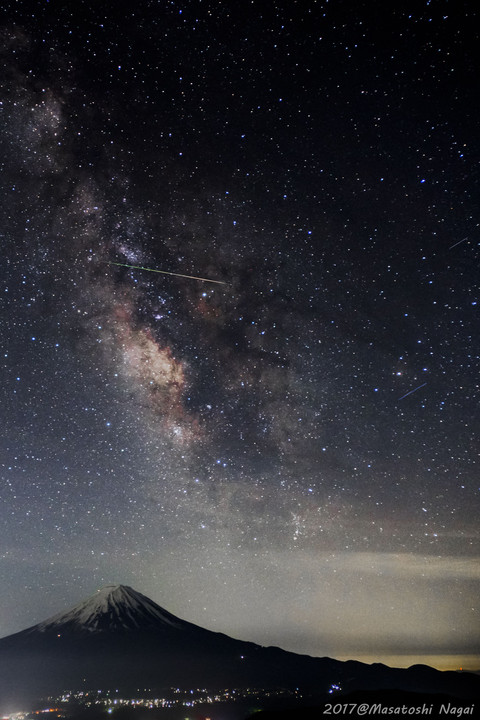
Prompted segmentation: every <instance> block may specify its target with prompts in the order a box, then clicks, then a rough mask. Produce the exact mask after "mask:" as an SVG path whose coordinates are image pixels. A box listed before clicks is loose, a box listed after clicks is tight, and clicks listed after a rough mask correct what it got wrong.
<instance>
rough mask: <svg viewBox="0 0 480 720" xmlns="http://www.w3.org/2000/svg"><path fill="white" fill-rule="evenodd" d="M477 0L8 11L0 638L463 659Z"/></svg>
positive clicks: (55, 5) (470, 530)
mask: <svg viewBox="0 0 480 720" xmlns="http://www.w3.org/2000/svg"><path fill="white" fill-rule="evenodd" d="M478 15H479V13H478V9H476V8H475V7H474V6H473V5H472V4H471V3H468V2H467V3H464V2H462V1H461V0H455V2H453V1H448V0H415V1H413V2H412V1H411V2H404V3H397V4H396V5H392V4H390V3H384V2H375V1H373V0H371V1H366V0H363V1H355V2H353V0H348V1H347V0H335V1H333V0H330V2H329V1H328V0H318V1H315V0H271V2H268V3H267V2H263V1H261V0H242V2H238V1H236V2H234V1H233V0H215V2H214V1H213V0H178V1H177V0H139V2H137V3H131V4H127V5H126V4H124V3H117V2H114V0H105V1H104V0H102V1H100V2H97V1H94V0H85V1H83V0H82V1H81V0H79V1H78V2H75V3H64V2H59V1H56V0H50V2H48V0H45V1H44V0H42V1H40V0H38V1H37V2H35V1H30V2H19V3H15V7H13V4H12V3H8V2H7V3H4V4H2V6H1V10H0V25H1V43H0V48H1V50H0V52H1V60H0V62H1V66H2V72H1V73H0V77H1V91H0V95H1V96H0V100H1V104H0V112H1V123H0V135H1V137H0V162H1V174H0V178H1V183H2V189H1V197H2V203H1V207H0V213H1V223H0V232H1V246H2V249H3V252H2V264H1V271H0V292H1V297H2V301H1V306H0V308H1V319H0V322H1V346H2V348H1V369H2V374H1V378H2V380H1V398H2V399H1V408H2V433H1V438H0V466H1V485H0V583H1V586H2V603H1V607H0V635H2V636H3V635H7V634H9V633H11V632H15V631H17V630H20V629H23V628H25V627H27V626H29V625H33V624H34V623H36V622H39V621H41V620H43V619H45V618H46V617H47V616H49V615H52V614H53V613H55V612H58V611H60V610H64V609H66V608H67V607H69V606H71V605H73V604H75V603H77V602H78V601H79V600H81V599H83V598H84V597H86V596H88V595H90V594H91V593H92V592H94V591H95V590H96V589H97V588H98V587H100V586H102V585H103V584H106V583H111V582H114V583H123V584H127V585H131V586H133V587H134V588H135V589H137V590H138V591H140V592H143V593H144V594H146V595H148V596H149V597H151V598H152V599H153V600H155V601H156V602H158V603H159V604H160V605H162V606H163V607H165V608H166V609H167V610H169V611H170V612H173V613H175V614H177V615H179V616H180V617H182V618H184V619H187V620H189V621H191V622H195V623H197V624H199V625H202V626H203V627H207V628H209V629H211V630H218V631H222V632H226V633H228V634H230V635H232V636H234V637H238V638H242V639H245V640H253V641H255V642H258V643H261V644H275V645H280V646H281V647H284V648H286V649H289V650H294V651H297V652H306V653H309V654H314V655H322V656H323V655H329V656H331V657H338V658H341V659H346V658H359V659H364V660H366V661H368V662H373V661H377V660H380V661H383V662H389V663H390V664H396V665H408V664H411V663H413V662H417V661H419V660H420V661H425V660H426V661H427V662H429V663H430V664H432V665H435V666H436V667H441V668H445V667H457V666H464V667H473V668H474V667H476V668H478V667H480V654H479V653H478V647H479V635H480V623H479V609H478V602H477V601H478V591H479V580H480V563H479V556H480V551H479V544H478V540H479V528H478V514H479V505H480V503H479V469H480V468H479V443H478V437H479V430H480V428H479V420H478V406H479V398H480V394H479V373H478V370H479V358H480V350H479V340H478V312H479V307H480V306H479V305H478V302H479V301H480V292H479V285H480V283H479V280H480V275H479V270H478V259H479V248H480V240H479V232H478V225H479V221H478V190H479V174H478V167H479V164H478V162H479V127H478V117H479V110H480V108H479V104H480V103H479V93H478V67H477V64H476V63H475V62H474V57H476V50H477V44H478V33H477V31H478ZM127 266H135V267H127ZM139 268H148V269H149V270H145V269H139ZM150 270H157V271H162V272H151V271H150ZM164 273H172V274H164ZM185 275H187V276H194V277H183V276H185ZM199 277H200V278H204V280H199V279H194V278H199Z"/></svg>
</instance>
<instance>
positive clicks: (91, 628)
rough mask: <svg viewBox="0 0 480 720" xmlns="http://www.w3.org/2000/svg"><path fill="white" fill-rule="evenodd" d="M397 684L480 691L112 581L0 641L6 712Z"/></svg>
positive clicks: (458, 677) (463, 678)
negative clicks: (200, 620)
mask: <svg viewBox="0 0 480 720" xmlns="http://www.w3.org/2000/svg"><path fill="white" fill-rule="evenodd" d="M332 685H338V686H341V688H342V691H343V692H345V691H354V690H362V691H364V690H382V689H398V690H404V691H414V692H422V693H438V692H443V693H445V694H448V695H451V696H453V697H459V698H465V699H472V698H480V678H479V677H477V676H475V675H470V674H468V673H462V674H459V673H453V672H439V671H437V670H434V669H433V668H430V667H427V666H414V667H413V668H409V669H408V670H401V669H394V668H389V667H386V666H385V665H380V664H377V665H365V664H363V663H359V662H356V661H348V662H340V661H337V660H332V659H329V658H312V657H309V656H306V655H297V654H295V653H290V652H286V651H284V650H281V649H279V648H275V647H267V648H265V647H261V646H259V645H256V644H254V643H250V642H243V641H240V640H234V639H233V638H230V637H228V636H226V635H223V634H221V633H215V632H211V631H209V630H205V629H203V628H201V627H198V626H197V625H193V624H192V623H188V622H186V621H184V620H180V619H179V618H177V617H175V616H174V615H172V614H170V613H168V612H167V611H166V610H164V609H163V608H161V607H160V606H158V605H157V604H156V603H154V602H152V601H151V600H150V599H149V598H147V597H145V596H144V595H141V594H140V593H138V592H136V591H134V590H132V588H129V587H125V586H121V585H117V586H107V587H106V588H103V589H102V590H99V591H98V592H97V593H96V594H95V595H94V596H92V597H91V598H89V599H87V600H85V601H84V602H82V603H79V604H78V605H77V606H75V607H74V608H73V609H72V610H70V611H68V612H65V613H60V614H59V615H56V616H54V617H52V618H50V619H48V620H46V621H44V622H42V623H39V624H38V625H35V626H34V627H31V628H29V629H27V630H24V631H22V632H19V633H16V634H14V635H10V636H8V637H6V638H3V639H2V640H0V711H4V712H5V711H9V710H10V711H11V710H15V709H18V708H24V709H25V708H27V707H28V706H29V705H32V704H33V703H34V702H35V700H36V699H37V698H39V697H45V696H47V695H57V694H59V693H60V692H62V691H64V690H66V689H75V690H80V689H82V688H85V689H102V690H103V691H105V690H112V691H116V690H118V691H119V692H120V693H121V694H122V695H123V696H129V697H135V696H145V693H146V692H147V691H148V693H149V694H150V693H155V692H160V691H161V690H162V689H165V688H169V687H180V688H184V689H186V688H209V689H215V688H246V687H254V688H263V689H267V688H290V689H292V690H293V689H295V688H300V689H301V691H302V692H304V693H309V694H312V693H313V694H315V695H319V694H321V693H328V690H329V689H330V687H331V686H332Z"/></svg>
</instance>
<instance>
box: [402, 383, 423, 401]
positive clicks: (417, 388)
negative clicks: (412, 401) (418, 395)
mask: <svg viewBox="0 0 480 720" xmlns="http://www.w3.org/2000/svg"><path fill="white" fill-rule="evenodd" d="M426 384H427V383H423V385H419V386H418V387H416V388H415V389H414V390H410V391H409V392H407V393H405V395H402V397H401V398H398V401H399V402H400V400H403V398H406V397H407V395H411V394H412V393H414V392H417V390H420V388H422V387H425V385H426Z"/></svg>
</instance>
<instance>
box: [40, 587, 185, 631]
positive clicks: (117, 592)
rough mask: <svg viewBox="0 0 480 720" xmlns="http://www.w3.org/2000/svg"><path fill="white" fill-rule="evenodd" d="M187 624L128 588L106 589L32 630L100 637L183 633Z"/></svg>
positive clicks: (101, 589) (98, 591) (103, 588)
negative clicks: (130, 632) (138, 632)
mask: <svg viewBox="0 0 480 720" xmlns="http://www.w3.org/2000/svg"><path fill="white" fill-rule="evenodd" d="M187 624H188V623H184V622H183V621H182V620H180V619H179V618H176V617H175V616H174V615H171V614H170V613H169V612H167V611H166V610H164V609H163V608H161V607H160V606H159V605H157V604H156V603H155V602H153V600H150V599H149V598H148V597H146V596H145V595H142V594H141V593H139V592H137V591H136V590H133V588H131V587H129V586H128V585H105V586H104V587H102V588H100V589H99V590H97V592H96V593H95V594H94V595H92V596H91V597H89V598H87V599H86V600H83V601H82V602H80V603H78V605H75V607H73V608H72V609H71V610H68V611H67V612H62V613H58V614H57V615H54V616H53V617H50V618H48V619H47V620H44V621H43V622H41V623H39V624H38V625H35V627H34V628H31V630H36V631H39V632H42V633H44V632H48V631H50V630H58V631H59V630H60V629H62V628H63V629H64V630H68V631H74V632H82V631H83V632H85V631H86V632H89V633H95V632H97V633H98V632H105V631H112V630H138V629H148V628H150V627H155V628H157V629H158V628H159V626H168V627H169V628H175V629H179V630H180V629H182V627H183V626H184V625H187Z"/></svg>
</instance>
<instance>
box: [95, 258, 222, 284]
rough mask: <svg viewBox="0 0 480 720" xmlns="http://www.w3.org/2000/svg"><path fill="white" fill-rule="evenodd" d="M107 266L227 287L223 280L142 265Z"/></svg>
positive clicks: (111, 263)
mask: <svg viewBox="0 0 480 720" xmlns="http://www.w3.org/2000/svg"><path fill="white" fill-rule="evenodd" d="M105 262H107V263H108V264H109V265H118V266H119V267H127V268H132V269H133V270H147V271H148V272H154V273H161V274H162V275H173V276H174V277H182V278H188V279H189V280H201V281H202V282H209V283H216V284H217V285H227V284H228V283H226V282H224V281H223V280H211V279H210V278H204V277H196V276H195V275H182V273H174V272H168V270H155V269H154V268H147V267H142V265H126V264H125V263H118V262H110V261H109V260H106V261H105Z"/></svg>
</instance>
